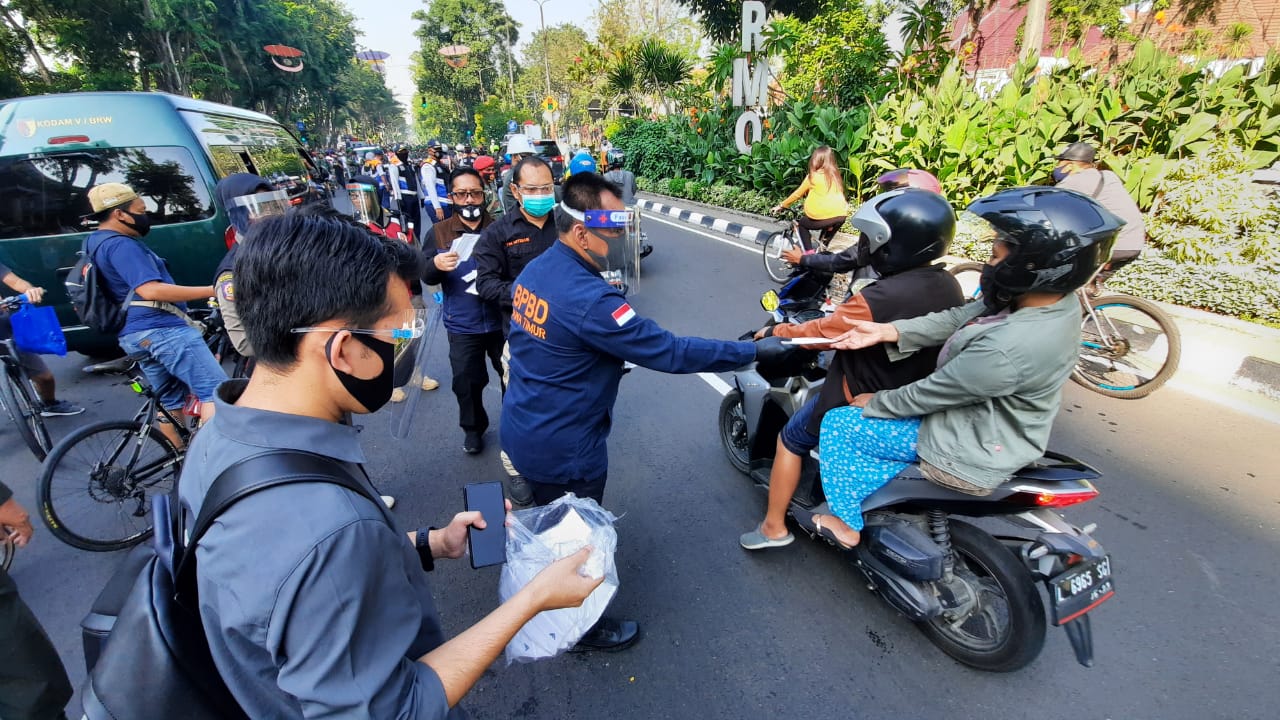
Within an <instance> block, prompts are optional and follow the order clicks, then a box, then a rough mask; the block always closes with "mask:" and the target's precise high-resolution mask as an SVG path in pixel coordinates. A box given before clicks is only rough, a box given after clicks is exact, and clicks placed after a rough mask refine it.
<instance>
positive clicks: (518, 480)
mask: <svg viewBox="0 0 1280 720" xmlns="http://www.w3.org/2000/svg"><path fill="white" fill-rule="evenodd" d="M507 480H508V481H509V482H510V489H511V492H510V493H508V494H509V495H510V497H511V502H513V503H515V504H516V505H529V504H531V503H532V502H533V487H532V486H530V485H529V481H528V480H525V479H524V476H523V475H508V476H507Z"/></svg>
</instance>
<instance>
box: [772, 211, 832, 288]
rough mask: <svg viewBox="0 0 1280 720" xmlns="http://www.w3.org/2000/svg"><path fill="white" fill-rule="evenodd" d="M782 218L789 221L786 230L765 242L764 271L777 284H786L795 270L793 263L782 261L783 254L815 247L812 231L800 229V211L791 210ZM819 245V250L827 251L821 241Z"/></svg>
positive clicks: (785, 212) (784, 213)
mask: <svg viewBox="0 0 1280 720" xmlns="http://www.w3.org/2000/svg"><path fill="white" fill-rule="evenodd" d="M782 217H783V218H785V219H786V220H787V227H786V229H785V230H782V231H780V232H776V233H774V234H772V235H770V236H769V237H768V238H766V239H765V241H764V271H765V272H766V273H768V274H769V277H770V279H772V280H773V281H774V282H776V283H784V282H786V281H787V279H788V278H790V277H791V271H792V270H794V269H795V268H794V266H793V265H792V264H791V263H789V262H787V261H786V260H783V259H782V253H784V252H786V251H787V250H791V249H793V248H800V249H802V250H804V251H806V252H807V251H809V250H811V249H813V248H814V247H815V241H814V239H813V238H814V236H813V235H812V234H811V231H808V230H805V229H803V228H801V227H800V217H801V213H800V211H799V210H795V209H790V208H789V209H787V210H785V211H784V212H783V213H782ZM817 245H818V249H819V250H823V249H825V248H824V247H822V243H821V241H818V242H817Z"/></svg>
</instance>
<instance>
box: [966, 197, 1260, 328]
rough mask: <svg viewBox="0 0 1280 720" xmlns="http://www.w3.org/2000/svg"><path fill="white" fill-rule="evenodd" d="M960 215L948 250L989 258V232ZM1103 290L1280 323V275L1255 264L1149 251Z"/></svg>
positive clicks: (980, 259) (978, 222)
mask: <svg viewBox="0 0 1280 720" xmlns="http://www.w3.org/2000/svg"><path fill="white" fill-rule="evenodd" d="M983 225H984V223H982V221H981V220H979V219H978V218H977V217H976V216H974V215H971V214H969V213H961V214H960V222H959V224H958V225H957V226H956V237H955V240H953V241H952V243H951V254H952V255H955V256H957V257H963V258H968V259H970V260H974V261H976V262H985V261H986V260H987V258H988V257H990V256H991V239H990V233H989V232H988V231H984V228H983ZM1107 289H1109V290H1114V291H1116V292H1126V293H1129V294H1131V295H1137V296H1138V297H1144V298H1149V299H1151V300H1159V301H1160V302H1167V303H1172V304H1174V305H1182V306H1184V307H1190V308H1198V309H1200V310H1208V311H1209V312H1214V313H1218V314H1220V315H1230V316H1233V317H1238V318H1240V319H1242V320H1251V321H1254V322H1260V323H1263V324H1266V325H1280V277H1277V276H1275V275H1272V274H1269V273H1266V272H1263V271H1262V270H1259V269H1258V268H1257V267H1249V266H1240V265H1192V264H1185V263H1179V262H1177V261H1175V260H1173V259H1171V258H1169V257H1166V256H1164V255H1162V254H1161V253H1160V251H1159V250H1155V249H1150V248H1149V249H1148V250H1147V251H1146V252H1144V253H1143V254H1142V257H1140V258H1138V259H1137V260H1135V261H1133V262H1131V263H1129V264H1128V265H1126V266H1125V267H1124V269H1123V270H1121V271H1119V272H1118V273H1116V274H1115V275H1113V276H1112V277H1111V279H1110V280H1108V281H1107Z"/></svg>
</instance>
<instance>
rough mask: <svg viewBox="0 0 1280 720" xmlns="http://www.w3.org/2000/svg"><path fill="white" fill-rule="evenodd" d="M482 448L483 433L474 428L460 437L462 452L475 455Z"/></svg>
mask: <svg viewBox="0 0 1280 720" xmlns="http://www.w3.org/2000/svg"><path fill="white" fill-rule="evenodd" d="M481 450H484V435H483V434H481V433H478V432H475V431H474V430H468V431H467V434H466V437H464V438H463V439H462V452H464V453H466V454H468V455H475V454H476V453H479V452H480V451H481Z"/></svg>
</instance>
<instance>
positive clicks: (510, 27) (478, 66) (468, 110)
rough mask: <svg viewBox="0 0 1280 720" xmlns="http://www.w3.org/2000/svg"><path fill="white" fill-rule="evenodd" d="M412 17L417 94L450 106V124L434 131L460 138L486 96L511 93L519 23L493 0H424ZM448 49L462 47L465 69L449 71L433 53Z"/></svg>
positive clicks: (447, 66) (438, 55)
mask: <svg viewBox="0 0 1280 720" xmlns="http://www.w3.org/2000/svg"><path fill="white" fill-rule="evenodd" d="M413 17H414V19H415V20H417V21H418V22H419V23H421V25H420V27H419V28H418V30H417V32H416V35H417V37H418V40H419V43H420V46H419V51H418V54H417V56H416V57H415V59H414V80H415V83H416V84H417V88H418V91H419V92H421V93H425V94H427V95H430V96H434V97H435V98H437V100H444V101H449V102H451V103H452V104H453V120H452V121H451V122H449V123H446V126H445V127H444V128H441V130H440V131H443V132H444V134H445V135H446V136H449V135H451V133H450V132H448V130H449V129H450V128H452V129H453V130H455V131H456V132H458V133H461V134H463V135H465V132H466V130H468V129H471V128H472V126H473V123H474V116H475V110H476V108H477V107H478V106H479V105H481V104H482V103H484V102H485V101H486V100H488V98H489V96H490V95H493V94H505V95H507V96H508V97H510V95H511V88H510V85H511V81H512V79H513V78H514V76H515V75H516V70H515V58H514V53H513V45H514V44H515V42H516V40H517V39H518V38H519V28H520V26H519V23H517V22H516V21H515V20H513V19H511V16H510V15H508V14H507V11H506V7H505V6H504V5H503V4H502V2H500V1H499V0H430V4H429V5H428V6H427V9H426V10H425V11H424V10H419V11H417V12H415V13H414V15H413ZM450 45H465V46H467V48H468V49H469V52H468V54H467V56H466V65H465V66H463V67H452V66H450V65H449V64H448V63H446V62H445V58H444V57H442V56H441V55H440V54H439V51H440V49H441V48H442V47H446V46H450ZM431 110H432V112H431V113H429V114H434V112H435V111H436V110H438V108H437V109H431ZM440 131H438V132H440ZM431 134H435V133H431Z"/></svg>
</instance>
